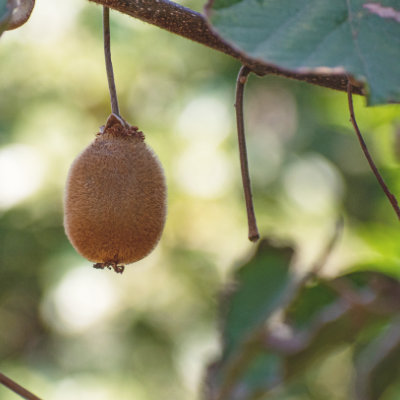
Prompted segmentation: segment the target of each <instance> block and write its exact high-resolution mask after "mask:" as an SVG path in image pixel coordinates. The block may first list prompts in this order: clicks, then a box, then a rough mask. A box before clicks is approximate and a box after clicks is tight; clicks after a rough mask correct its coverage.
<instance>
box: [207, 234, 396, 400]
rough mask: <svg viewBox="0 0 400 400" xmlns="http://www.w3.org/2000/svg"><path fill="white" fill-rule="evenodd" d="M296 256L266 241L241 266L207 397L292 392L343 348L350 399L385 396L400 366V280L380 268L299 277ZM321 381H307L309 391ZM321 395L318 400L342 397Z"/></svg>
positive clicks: (237, 398)
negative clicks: (349, 356)
mask: <svg viewBox="0 0 400 400" xmlns="http://www.w3.org/2000/svg"><path fill="white" fill-rule="evenodd" d="M291 253H293V252H291V250H290V249H289V248H277V247H276V246H274V245H272V244H271V243H269V242H268V241H265V240H263V241H261V243H260V245H259V247H258V249H257V253H256V254H255V256H254V257H253V258H252V259H251V260H250V261H248V262H247V263H246V264H245V265H243V266H242V267H240V268H239V269H238V270H237V271H235V274H234V281H235V289H234V290H233V291H232V292H231V293H230V295H229V296H228V297H227V299H225V300H224V303H227V304H223V308H226V309H227V311H225V312H223V313H222V315H221V318H222V320H223V322H224V323H223V324H222V330H221V334H222V342H223V351H222V356H221V358H220V359H219V360H218V361H217V362H215V363H213V364H212V365H211V366H210V367H209V369H208V375H207V379H206V387H205V392H206V399H210V400H214V399H218V400H248V399H264V398H265V399H267V398H276V396H278V394H280V397H279V398H281V396H282V395H283V396H288V393H290V391H291V387H292V384H293V383H292V382H293V381H296V380H297V381H299V380H301V379H304V378H303V377H304V375H306V374H309V373H310V372H311V371H314V368H315V364H316V363H317V362H318V361H321V360H324V361H326V360H327V359H329V357H330V356H331V355H332V354H335V353H337V352H338V351H341V350H342V349H343V347H344V346H348V349H347V351H348V352H349V353H352V354H353V359H354V360H355V362H354V366H353V368H354V372H353V373H351V374H349V377H348V381H349V382H346V383H348V385H347V386H344V385H343V386H344V387H343V389H344V390H345V393H347V394H346V398H354V399H357V400H369V399H378V398H379V399H380V398H387V397H386V396H384V397H382V395H383V393H384V392H386V391H387V389H388V388H390V387H393V386H394V385H395V384H396V382H397V380H398V377H399V371H400V369H399V368H400V359H399V357H398V355H399V348H400V323H399V312H400V306H399V304H400V303H399V300H400V282H399V281H398V280H396V279H393V278H389V277H388V276H386V275H384V274H381V273H377V272H375V271H374V272H371V271H357V272H352V273H346V274H343V275H341V276H340V277H337V278H335V279H332V280H326V279H321V278H319V277H317V276H316V275H315V273H310V274H307V275H306V276H304V277H303V276H300V277H299V276H296V274H294V271H292V270H291V268H289V267H290V258H288V255H290V254H291ZM277 273H278V275H277ZM261 310H262V312H260V311H261ZM347 363H348V364H350V366H351V360H348V361H347ZM319 384H320V382H319V381H318V380H317V381H316V384H315V383H310V384H308V385H307V387H306V388H305V393H304V394H307V393H308V392H309V391H314V390H315V386H318V385H319ZM274 392H275V393H274ZM315 392H316V394H315V395H314V396H312V398H317V399H323V398H336V397H334V396H332V397H330V396H327V395H326V394H324V395H322V393H321V394H317V393H318V389H317V390H315ZM284 398H285V397H284Z"/></svg>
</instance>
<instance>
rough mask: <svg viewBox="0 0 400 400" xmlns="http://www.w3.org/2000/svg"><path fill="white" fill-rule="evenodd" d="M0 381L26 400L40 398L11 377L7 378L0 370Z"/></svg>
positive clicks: (38, 399) (37, 399)
mask: <svg viewBox="0 0 400 400" xmlns="http://www.w3.org/2000/svg"><path fill="white" fill-rule="evenodd" d="M0 383H1V384H2V385H4V386H5V387H7V388H8V389H10V390H12V391H13V392H15V393H17V394H18V395H20V396H21V397H22V398H24V399H26V400H41V399H40V398H39V397H37V396H35V395H34V394H33V393H31V392H29V391H28V390H26V389H25V388H24V387H22V386H21V385H19V384H18V383H16V382H14V381H13V380H12V379H10V378H8V377H7V376H5V375H4V374H2V373H1V372H0Z"/></svg>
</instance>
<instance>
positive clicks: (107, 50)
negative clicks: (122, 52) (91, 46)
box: [103, 6, 120, 117]
mask: <svg viewBox="0 0 400 400" xmlns="http://www.w3.org/2000/svg"><path fill="white" fill-rule="evenodd" d="M103 35H104V57H105V61H106V70H107V79H108V89H109V91H110V99H111V110H112V112H113V114H115V115H117V116H118V117H119V116H120V115H119V107H118V98H117V90H116V89H115V80H114V72H113V66H112V61H111V46H110V9H109V8H108V7H105V6H104V7H103Z"/></svg>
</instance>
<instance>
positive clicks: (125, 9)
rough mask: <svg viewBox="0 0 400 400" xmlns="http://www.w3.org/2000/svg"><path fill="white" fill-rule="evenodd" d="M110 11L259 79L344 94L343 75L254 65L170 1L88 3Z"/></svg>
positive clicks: (196, 16)
mask: <svg viewBox="0 0 400 400" xmlns="http://www.w3.org/2000/svg"><path fill="white" fill-rule="evenodd" d="M89 1H92V2H94V3H98V4H101V5H103V6H106V7H109V8H113V9H114V10H117V11H120V12H122V13H124V14H127V15H130V16H131V17H134V18H137V19H140V20H142V21H144V22H147V23H149V24H152V25H155V26H158V27H159V28H162V29H165V30H167V31H169V32H172V33H175V34H177V35H180V36H183V37H185V38H187V39H190V40H193V41H195V42H198V43H200V44H203V45H205V46H208V47H211V48H212V49H214V50H217V51H220V52H222V53H225V54H227V55H229V56H231V57H233V58H236V59H237V60H239V61H240V62H241V63H242V64H244V65H246V66H247V67H249V68H250V69H251V70H252V71H253V72H254V73H256V74H258V75H261V76H262V75H266V74H273V75H280V76H284V77H286V78H292V79H296V80H299V81H304V82H308V83H312V84H315V85H318V86H323V87H326V88H330V89H336V90H340V91H343V92H346V91H347V76H346V75H345V74H296V73H293V72H290V71H286V70H282V69H280V68H277V67H276V66H272V65H266V64H263V63H259V62H255V61H254V60H251V59H249V58H247V57H245V56H244V55H243V54H241V53H240V52H238V51H237V50H235V49H234V48H232V47H231V46H229V45H228V44H227V43H225V42H224V41H223V40H222V39H220V38H219V36H218V35H216V34H215V33H214V32H213V31H212V30H211V29H210V27H209V25H208V22H207V20H206V18H205V17H204V15H202V14H200V13H198V12H196V11H193V10H191V9H189V8H186V7H183V6H181V5H179V4H176V3H174V2H172V1H169V0H89ZM355 83H356V82H353V85H352V92H353V93H354V94H363V92H362V85H361V84H360V85H359V86H358V85H355Z"/></svg>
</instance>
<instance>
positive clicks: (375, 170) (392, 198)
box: [347, 79, 400, 220]
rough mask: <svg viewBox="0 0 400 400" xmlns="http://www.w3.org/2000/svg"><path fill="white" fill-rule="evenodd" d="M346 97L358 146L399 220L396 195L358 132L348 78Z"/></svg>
mask: <svg viewBox="0 0 400 400" xmlns="http://www.w3.org/2000/svg"><path fill="white" fill-rule="evenodd" d="M347 99H348V103H349V112H350V121H351V123H352V124H353V127H354V130H355V132H356V135H357V138H358V141H359V142H360V146H361V149H362V151H363V152H364V155H365V158H366V159H367V161H368V164H369V166H370V167H371V170H372V172H373V173H374V175H375V177H376V179H377V180H378V182H379V185H380V186H381V188H382V190H383V192H384V193H385V195H386V197H387V198H388V199H389V201H390V204H391V205H392V207H393V210H394V211H395V213H396V215H397V218H398V219H399V220H400V208H399V204H398V202H397V199H396V197H395V196H394V195H393V194H392V193H391V192H390V190H389V188H388V187H387V185H386V183H385V181H384V180H383V178H382V176H381V174H380V173H379V171H378V168H377V167H376V165H375V163H374V160H373V159H372V157H371V154H370V153H369V150H368V147H367V144H366V143H365V140H364V138H363V136H362V134H361V132H360V129H359V128H358V125H357V121H356V117H355V114H354V106H353V95H352V84H351V81H350V79H349V80H348V82H347Z"/></svg>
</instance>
